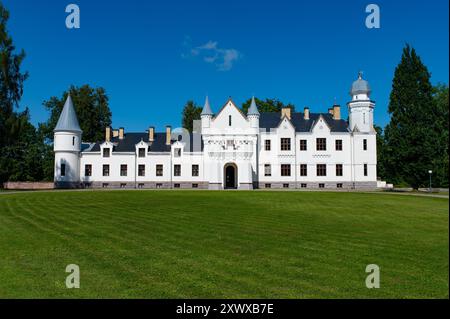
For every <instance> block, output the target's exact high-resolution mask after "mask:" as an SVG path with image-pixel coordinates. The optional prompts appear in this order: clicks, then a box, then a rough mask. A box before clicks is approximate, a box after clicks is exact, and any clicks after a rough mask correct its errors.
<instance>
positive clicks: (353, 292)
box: [0, 191, 449, 298]
mask: <svg viewBox="0 0 450 319" xmlns="http://www.w3.org/2000/svg"><path fill="white" fill-rule="evenodd" d="M448 222H449V220H448V200H446V199H440V198H425V197H415V196H397V195H379V194H362V193H320V192H316V193H313V192H311V193H309V192H201V191H178V192H177V191H169V192H167V191H109V192H48V193H27V194H4V195H1V196H0V297H49V298H56V297H63V298H64V297H101V298H117V297H118V298H122V297H142V298H173V297H179V298H184V297H186V298H196V297H205V298H211V297H215V298H221V297H224V298H227V297H236V298H254V297H255V298H256V297H258V298H260V297H261V298H265V297H267V298H316V297H317V298H353V297H361V298H372V297H375V298H379V297H386V298H393V297H401V298H416V297H426V298H428V297H433V298H435V297H437V298H443V297H446V298H448V257H449V256H448V253H449V245H448V235H449V230H448ZM71 263H75V264H78V265H79V266H80V268H81V289H71V290H69V289H66V288H65V277H66V275H67V274H66V273H65V267H66V265H67V264H71ZM371 263H375V264H378V265H379V266H380V267H381V288H380V289H371V290H369V289H367V288H366V287H365V277H366V273H365V267H366V265H367V264H371Z"/></svg>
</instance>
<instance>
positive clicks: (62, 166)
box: [61, 164, 66, 176]
mask: <svg viewBox="0 0 450 319" xmlns="http://www.w3.org/2000/svg"><path fill="white" fill-rule="evenodd" d="M61 176H66V164H61Z"/></svg>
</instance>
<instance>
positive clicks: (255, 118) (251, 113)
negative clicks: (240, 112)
mask: <svg viewBox="0 0 450 319" xmlns="http://www.w3.org/2000/svg"><path fill="white" fill-rule="evenodd" d="M247 118H248V119H249V120H250V125H251V127H252V128H259V111H258V107H257V106H256V102H255V97H254V96H253V97H252V102H251V104H250V107H249V108H248V112H247Z"/></svg>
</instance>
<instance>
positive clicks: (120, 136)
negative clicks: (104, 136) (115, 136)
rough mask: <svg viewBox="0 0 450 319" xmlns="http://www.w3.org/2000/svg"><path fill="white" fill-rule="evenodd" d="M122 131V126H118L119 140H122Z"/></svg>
mask: <svg viewBox="0 0 450 319" xmlns="http://www.w3.org/2000/svg"><path fill="white" fill-rule="evenodd" d="M124 133H125V132H124V129H123V127H121V128H119V140H123V136H124Z"/></svg>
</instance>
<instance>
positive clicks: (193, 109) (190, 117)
mask: <svg viewBox="0 0 450 319" xmlns="http://www.w3.org/2000/svg"><path fill="white" fill-rule="evenodd" d="M201 113H202V107H200V106H198V105H196V104H195V103H194V101H187V103H186V105H185V106H184V108H183V112H182V120H181V122H182V123H181V125H182V126H183V128H185V129H186V130H188V131H189V132H192V130H193V122H194V120H200V114H201Z"/></svg>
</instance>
